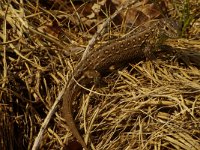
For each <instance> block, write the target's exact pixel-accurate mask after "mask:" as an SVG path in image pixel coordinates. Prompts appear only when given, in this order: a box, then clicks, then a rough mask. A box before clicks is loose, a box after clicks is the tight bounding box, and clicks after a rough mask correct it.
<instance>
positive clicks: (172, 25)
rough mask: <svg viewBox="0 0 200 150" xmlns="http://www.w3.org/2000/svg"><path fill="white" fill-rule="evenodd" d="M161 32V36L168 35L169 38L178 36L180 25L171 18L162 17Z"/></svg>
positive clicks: (160, 22)
mask: <svg viewBox="0 0 200 150" xmlns="http://www.w3.org/2000/svg"><path fill="white" fill-rule="evenodd" d="M159 26H160V29H161V30H160V34H161V36H166V37H169V38H178V37H179V35H180V31H181V30H180V29H181V28H180V25H179V24H178V23H177V22H176V21H175V20H171V19H169V18H164V19H160V21H159Z"/></svg>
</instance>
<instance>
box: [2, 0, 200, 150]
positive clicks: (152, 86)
mask: <svg viewBox="0 0 200 150" xmlns="http://www.w3.org/2000/svg"><path fill="white" fill-rule="evenodd" d="M122 2H123V1H122V0H115V1H114V0H113V1H110V0H102V1H98V2H97V1H95V0H94V1H91V2H83V1H81V0H77V1H75V2H72V1H62V0H57V1H51V0H48V1H42V0H41V1H39V0H37V1H33V0H30V1H26V0H24V1H22V0H21V1H18V0H11V1H6V0H3V1H1V2H0V24H1V28H0V59H1V61H0V75H1V76H0V77H1V79H0V84H1V87H0V100H1V101H0V115H1V118H0V137H1V138H0V149H2V150H7V149H10V150H12V149H21V150H22V149H32V147H33V143H34V142H36V141H35V139H36V137H37V136H38V133H39V131H40V129H41V125H44V124H45V123H46V125H47V127H46V128H45V129H44V130H43V131H44V133H43V134H42V135H40V136H41V139H40V140H39V141H38V143H37V146H39V149H63V147H65V149H80V147H79V145H78V143H77V142H76V141H75V140H74V139H73V136H72V135H71V133H70V131H69V130H68V129H67V126H66V124H65V122H64V121H63V119H62V118H61V111H60V108H61V106H62V105H61V103H59V104H58V105H56V106H55V108H58V109H53V110H56V113H55V114H54V112H52V115H53V114H54V115H53V116H52V117H50V118H49V119H50V122H48V121H47V120H45V118H46V116H47V114H48V113H49V111H50V110H51V108H52V106H53V104H54V102H55V100H56V99H57V100H58V102H59V100H60V97H59V96H62V94H63V92H62V90H63V89H64V86H65V83H66V81H67V80H68V74H69V73H70V72H71V71H72V70H73V68H74V66H75V65H76V64H77V62H78V61H79V60H80V59H81V57H82V54H83V52H84V50H85V48H86V47H87V50H92V48H91V47H93V45H95V46H97V45H100V44H101V43H104V42H105V41H107V40H109V39H112V38H117V37H120V36H122V35H123V34H125V33H126V32H127V31H128V30H129V28H127V26H128V27H130V28H131V29H132V28H133V27H134V26H137V25H138V24H140V23H142V22H144V21H147V20H150V19H154V18H162V17H163V14H165V16H170V17H172V18H175V19H177V20H180V22H182V23H183V32H182V37H181V38H180V39H175V40H168V41H166V43H165V44H166V45H168V46H162V47H161V50H159V51H157V52H155V54H154V56H155V58H156V59H153V60H151V61H146V60H145V59H140V60H138V61H134V62H133V63H130V64H129V65H127V66H125V67H124V68H123V69H119V70H116V71H114V72H113V73H111V74H109V75H108V76H106V77H104V78H103V80H104V81H105V83H106V84H105V85H104V84H102V86H100V87H92V88H91V89H88V91H87V92H84V93H83V94H81V96H80V98H79V99H78V100H77V102H76V103H75V104H74V108H73V110H74V114H75V115H76V118H75V120H76V123H77V127H78V128H79V130H80V131H81V133H82V135H85V139H86V141H89V142H88V145H89V147H92V148H93V149H101V150H104V149H138V150H140V149H144V150H146V149H185V150H188V149H191V150H198V149H199V147H200V69H199V68H200V32H199V31H200V20H199V16H200V14H198V13H199V12H198V10H199V4H198V0H196V1H195V0H194V1H191V2H190V1H186V2H185V3H184V2H182V1H179V0H177V1H173V2H171V1H162V0H160V1H151V2H150V1H147V0H145V1H136V2H134V1H132V3H133V6H130V7H128V8H129V11H127V9H123V11H120V10H119V9H121V8H122V6H123V4H124V3H122ZM117 10H118V11H117ZM114 13H117V14H116V17H115V18H114V19H112V21H107V23H106V24H105V22H106V20H107V19H108V18H109V17H110V16H112V15H113V14H114ZM102 27H103V28H102ZM101 28H102V29H103V30H104V31H103V32H102V31H101ZM97 31H98V32H97ZM100 31H101V32H100ZM95 33H96V36H93V35H94V34H95ZM97 33H98V34H97ZM102 33H104V34H102ZM94 37H95V38H94ZM91 39H92V40H91ZM89 40H90V42H89V44H88V41H89ZM97 40H98V43H97V42H96V41H97ZM78 102H80V103H78ZM33 149H34V148H33Z"/></svg>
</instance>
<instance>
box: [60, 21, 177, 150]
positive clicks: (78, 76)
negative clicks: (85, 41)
mask: <svg viewBox="0 0 200 150" xmlns="http://www.w3.org/2000/svg"><path fill="white" fill-rule="evenodd" d="M139 29H140V30H138V31H139V32H134V31H133V32H130V33H129V34H127V35H125V36H124V37H121V38H117V39H115V40H111V41H110V42H108V43H105V44H103V45H101V46H99V47H97V48H96V49H94V50H91V51H89V52H88V53H87V54H86V57H85V58H84V59H82V60H81V61H80V62H79V64H78V65H77V66H76V67H75V69H74V71H73V73H72V74H71V76H70V77H69V80H68V83H67V87H66V90H65V93H64V95H63V117H64V119H65V120H66V122H67V125H68V128H69V129H70V131H71V132H72V134H73V136H74V137H75V138H76V139H77V140H78V142H79V143H80V144H81V145H82V147H83V148H84V149H85V150H87V149H88V148H87V145H86V143H85V142H84V140H83V138H82V137H81V135H80V133H79V131H78V129H77V128H76V125H75V122H74V119H73V115H72V102H73V101H74V100H76V98H77V96H78V95H79V93H80V92H81V90H82V88H81V86H80V85H83V86H85V85H87V84H89V83H90V81H91V80H92V79H93V78H95V77H98V76H101V74H102V73H104V71H105V70H106V69H109V67H110V66H112V65H116V64H120V63H122V62H127V61H129V60H131V59H134V58H137V57H142V56H146V54H147V53H150V54H151V52H153V51H154V50H155V49H156V48H158V46H159V45H160V44H162V42H163V40H164V39H166V38H177V37H178V35H179V29H180V28H179V26H178V24H177V23H176V22H175V21H173V20H171V19H168V18H162V19H154V20H151V21H148V22H147V23H145V24H143V25H141V26H140V28H139ZM77 82H78V83H79V84H77Z"/></svg>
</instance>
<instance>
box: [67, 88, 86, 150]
mask: <svg viewBox="0 0 200 150" xmlns="http://www.w3.org/2000/svg"><path fill="white" fill-rule="evenodd" d="M75 89H76V90H77V88H75ZM76 90H75V91H76ZM70 91H71V92H70ZM72 91H73V90H71V88H68V89H67V90H66V91H65V94H64V96H63V116H64V118H65V120H66V123H67V125H68V127H69V129H70V131H71V132H72V134H73V136H74V137H75V138H76V139H77V140H78V142H79V143H80V144H81V145H82V147H83V148H84V149H85V150H88V148H87V145H86V143H85V142H84V140H83V138H82V137H81V135H80V133H79V131H78V129H77V128H76V125H75V122H74V118H73V115H72V111H71V108H72V100H73V97H74V96H75V94H74V93H76V92H72ZM75 97H76V96H75Z"/></svg>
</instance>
